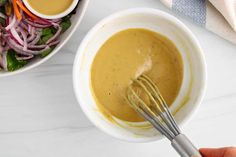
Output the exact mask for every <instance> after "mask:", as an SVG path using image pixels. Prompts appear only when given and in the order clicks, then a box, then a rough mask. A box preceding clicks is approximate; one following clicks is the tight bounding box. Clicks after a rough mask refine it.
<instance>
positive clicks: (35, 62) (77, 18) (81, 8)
mask: <svg viewBox="0 0 236 157" xmlns="http://www.w3.org/2000/svg"><path fill="white" fill-rule="evenodd" d="M88 3H89V0H80V1H79V4H78V7H77V9H76V14H74V15H73V16H72V17H71V27H70V28H69V29H68V30H67V31H66V32H64V33H63V34H62V35H61V38H60V40H61V42H60V43H59V44H58V45H57V46H56V48H55V49H54V50H53V51H52V52H51V53H50V54H49V55H47V56H46V57H44V58H34V59H32V60H31V61H30V62H29V63H28V64H27V65H25V66H24V67H22V68H20V69H18V70H16V71H13V72H6V71H0V77H4V76H12V75H16V74H19V73H23V72H25V71H27V70H30V69H32V68H35V67H37V66H39V65H40V64H42V63H44V62H45V61H47V60H48V59H50V58H51V57H52V56H53V55H55V54H56V53H57V52H59V51H60V49H61V48H62V47H63V46H64V45H65V44H66V43H67V42H68V40H69V39H70V38H71V36H72V35H73V33H74V32H75V31H76V29H77V28H78V26H79V24H80V22H81V20H82V18H83V16H84V14H85V11H86V9H87V7H88Z"/></svg>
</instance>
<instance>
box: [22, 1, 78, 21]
mask: <svg viewBox="0 0 236 157" xmlns="http://www.w3.org/2000/svg"><path fill="white" fill-rule="evenodd" d="M22 1H23V3H24V4H25V6H26V7H27V8H28V9H29V10H30V11H31V12H32V13H34V14H35V15H37V16H38V17H41V18H45V19H57V18H62V17H64V16H66V15H68V14H69V13H70V12H71V11H72V10H73V9H74V8H75V7H76V5H77V4H78V3H79V0H73V1H72V3H71V4H70V6H69V7H68V8H67V9H66V10H64V11H63V12H61V13H59V14H55V15H46V14H42V13H40V12H38V11H37V10H35V9H34V8H33V7H31V5H30V4H29V2H28V0H22Z"/></svg>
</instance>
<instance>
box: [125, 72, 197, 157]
mask: <svg viewBox="0 0 236 157" xmlns="http://www.w3.org/2000/svg"><path fill="white" fill-rule="evenodd" d="M126 96H127V99H128V101H129V103H130V105H131V106H132V107H133V108H134V109H135V110H136V111H137V112H138V113H139V114H140V115H141V116H142V117H143V118H144V119H145V120H147V121H149V122H150V123H151V124H152V125H153V127H154V128H156V129H157V130H158V131H159V132H160V133H161V134H163V135H164V136H165V137H167V138H168V139H169V140H170V141H171V145H172V146H173V147H174V149H175V150H176V151H177V152H178V153H179V155H180V156H182V157H193V156H194V157H201V154H200V153H199V151H198V149H197V148H196V147H195V146H194V145H193V144H192V143H191V141H190V140H189V139H188V138H187V137H186V136H185V135H184V134H182V133H181V131H180V129H179V127H178V125H177V123H176V121H175V119H174V118H173V116H172V114H171V112H170V111H169V109H168V106H167V104H166V102H165V100H164V99H163V97H162V96H161V94H160V92H159V90H158V88H157V86H156V85H155V84H154V83H153V81H152V80H151V79H150V78H149V77H147V76H146V75H141V76H139V77H138V78H137V79H136V80H133V83H132V84H131V85H130V86H129V87H128V90H127V95H126Z"/></svg>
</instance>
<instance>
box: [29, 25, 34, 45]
mask: <svg viewBox="0 0 236 157" xmlns="http://www.w3.org/2000/svg"><path fill="white" fill-rule="evenodd" d="M29 26H30V25H29ZM35 37H36V31H35V27H31V31H30V36H29V37H28V39H27V42H31V41H32V40H34V39H35Z"/></svg>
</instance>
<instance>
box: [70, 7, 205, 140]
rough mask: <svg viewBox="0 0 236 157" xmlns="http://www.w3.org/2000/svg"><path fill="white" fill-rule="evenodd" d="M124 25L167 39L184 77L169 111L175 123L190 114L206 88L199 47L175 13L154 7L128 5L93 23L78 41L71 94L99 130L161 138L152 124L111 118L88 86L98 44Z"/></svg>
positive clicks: (131, 137) (135, 137) (136, 137)
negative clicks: (176, 51) (177, 55)
mask: <svg viewBox="0 0 236 157" xmlns="http://www.w3.org/2000/svg"><path fill="white" fill-rule="evenodd" d="M128 28H146V29H149V30H152V31H155V32H159V33H161V34H163V35H165V36H167V37H168V38H169V39H171V40H172V41H173V42H174V43H175V45H176V46H177V48H178V49H179V51H180V53H181V56H182V58H183V62H184V79H183V84H182V86H181V89H180V92H179V95H178V97H177V99H176V100H175V102H174V103H173V104H172V106H171V108H170V109H171V111H172V113H174V115H175V118H176V120H177V122H178V124H179V125H182V124H183V123H185V122H186V121H187V120H189V119H190V117H191V116H192V115H193V114H194V112H195V111H196V109H197V107H198V106H199V105H200V103H201V100H202V98H203V95H204V92H205V88H206V64H205V59H204V55H203V52H202V50H201V47H200V45H199V43H198V41H197V40H196V38H195V36H194V35H193V33H192V32H191V31H190V30H189V29H188V28H187V27H186V26H185V25H184V24H183V23H182V22H180V21H179V20H177V19H176V18H175V17H173V16H171V15H169V14H167V13H164V12H162V11H158V10H154V9H148V8H144V9H131V10H127V11H122V12H118V13H115V14H113V15H111V16H109V17H107V18H105V19H103V20H102V21H101V22H99V23H98V24H97V25H96V26H94V27H93V28H92V29H91V30H90V31H89V33H88V34H87V36H86V37H85V38H84V40H83V41H82V43H81V45H80V47H79V49H78V52H77V56H76V58H75V62H74V69H73V83H74V90H75V95H76V97H77V99H78V102H79V104H80V106H81V108H82V110H83V111H84V113H85V114H86V115H87V117H88V118H89V119H90V120H91V121H92V122H93V123H94V124H95V125H96V126H97V127H98V128H100V129H101V130H103V131H104V132H106V133H108V134H110V135H112V136H113V137H116V138H118V139H122V140H126V141H133V142H146V141H153V140H157V139H160V138H161V135H160V134H159V133H158V132H157V131H156V130H155V129H153V128H145V129H144V128H142V127H137V126H143V125H144V124H143V123H127V122H123V121H120V120H116V121H117V122H116V123H114V122H111V121H109V120H107V119H106V118H105V117H104V116H103V114H101V113H100V112H99V110H98V108H97V106H96V102H95V100H94V97H93V95H92V91H91V87H90V68H91V63H92V62H93V59H94V57H95V55H96V53H97V51H98V49H99V48H100V47H101V46H102V44H103V43H104V42H105V41H106V40H107V39H108V38H110V37H111V36H112V35H113V34H115V33H117V32H119V31H121V30H124V29H128Z"/></svg>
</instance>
